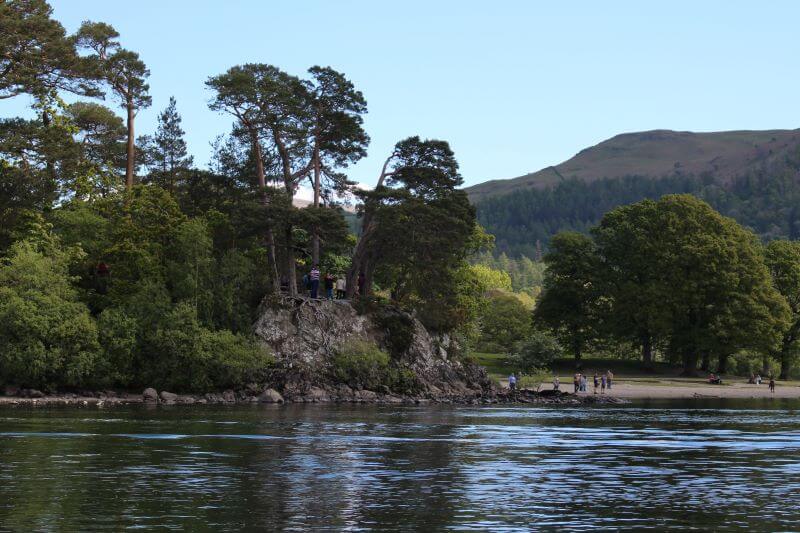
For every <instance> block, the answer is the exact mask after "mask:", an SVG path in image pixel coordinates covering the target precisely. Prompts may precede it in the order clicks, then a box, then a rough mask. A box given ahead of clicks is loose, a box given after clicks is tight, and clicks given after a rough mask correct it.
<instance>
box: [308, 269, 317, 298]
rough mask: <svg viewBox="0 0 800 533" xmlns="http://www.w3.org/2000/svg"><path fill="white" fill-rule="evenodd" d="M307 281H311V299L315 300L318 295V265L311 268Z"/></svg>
mask: <svg viewBox="0 0 800 533" xmlns="http://www.w3.org/2000/svg"><path fill="white" fill-rule="evenodd" d="M308 279H309V280H310V281H311V297H312V298H316V297H317V296H318V295H319V265H314V266H313V267H311V272H309V273H308Z"/></svg>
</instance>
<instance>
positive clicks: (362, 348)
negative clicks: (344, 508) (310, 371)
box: [332, 340, 389, 390]
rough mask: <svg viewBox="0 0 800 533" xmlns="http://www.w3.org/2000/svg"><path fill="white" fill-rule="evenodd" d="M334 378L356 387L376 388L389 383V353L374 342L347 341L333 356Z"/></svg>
mask: <svg viewBox="0 0 800 533" xmlns="http://www.w3.org/2000/svg"><path fill="white" fill-rule="evenodd" d="M332 365H333V366H332V373H333V378H334V379H335V380H336V381H337V382H339V383H345V384H347V385H349V386H350V387H352V388H354V389H370V390H371V389H376V388H379V387H380V386H382V385H387V386H388V384H387V381H388V377H389V354H387V353H386V352H384V351H382V350H381V349H380V348H378V346H376V345H375V344H374V343H371V342H367V341H362V340H349V341H347V342H345V343H344V344H343V345H342V346H340V347H339V349H338V350H337V351H336V353H335V354H334V356H333V360H332Z"/></svg>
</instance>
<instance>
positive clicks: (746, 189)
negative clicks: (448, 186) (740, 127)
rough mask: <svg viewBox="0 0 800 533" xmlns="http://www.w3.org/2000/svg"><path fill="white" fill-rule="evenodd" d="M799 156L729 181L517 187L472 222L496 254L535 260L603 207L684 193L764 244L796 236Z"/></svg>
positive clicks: (634, 180) (639, 179)
mask: <svg viewBox="0 0 800 533" xmlns="http://www.w3.org/2000/svg"><path fill="white" fill-rule="evenodd" d="M799 172H800V153H795V154H793V155H790V156H787V157H786V158H785V159H783V160H778V161H774V162H770V163H769V164H764V165H762V166H761V167H759V168H757V169H755V170H748V171H747V172H746V173H744V174H743V175H741V176H739V177H737V178H735V179H732V180H725V181H723V180H721V179H720V178H718V177H715V176H713V175H712V174H704V175H702V176H693V175H685V174H676V175H672V176H665V177H662V178H660V179H653V178H650V177H643V176H635V175H632V176H626V177H624V178H614V179H609V178H606V179H599V180H595V181H589V182H586V181H582V180H578V179H567V180H565V181H562V182H560V183H559V184H558V185H556V186H554V187H548V188H543V189H534V188H529V189H520V190H518V191H515V192H514V193H513V194H508V195H499V196H493V197H489V198H486V199H484V200H481V201H480V202H479V203H478V204H477V205H476V207H477V210H478V220H479V222H480V223H481V225H482V226H483V227H484V228H486V231H488V232H489V233H491V234H492V235H494V236H495V237H496V252H497V253H501V252H503V253H506V254H507V255H508V256H510V257H515V258H518V257H522V256H525V257H530V258H535V257H537V253H538V250H537V245H536V243H537V242H539V243H540V244H539V248H542V247H544V248H546V247H547V244H548V243H549V241H550V238H551V237H552V236H553V235H555V234H556V233H558V232H559V231H577V232H579V233H585V234H588V232H589V229H590V228H592V227H593V226H595V225H596V224H597V223H598V222H599V221H600V219H601V218H602V216H603V215H604V214H605V213H606V212H607V211H610V210H611V209H613V208H615V207H617V206H620V205H625V204H629V203H632V202H638V201H639V200H644V199H651V200H656V199H658V198H660V197H661V196H663V195H665V194H683V193H689V194H693V195H694V196H697V197H698V198H701V199H703V200H705V201H706V202H708V203H709V204H710V205H711V206H712V207H714V208H715V209H716V210H718V211H720V212H721V213H722V214H724V215H726V216H730V217H732V218H734V219H736V220H737V221H738V222H739V223H740V224H742V225H744V226H746V227H748V228H750V229H752V230H753V231H754V232H756V233H757V234H758V235H760V236H761V237H762V238H765V239H775V238H788V239H790V240H794V239H796V238H798V237H800V227H798V220H797V219H798V209H797V207H796V206H797V201H798V199H799V198H800V179H798V175H799V174H798V173H799Z"/></svg>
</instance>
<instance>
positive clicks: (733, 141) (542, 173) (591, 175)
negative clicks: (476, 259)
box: [466, 130, 800, 202]
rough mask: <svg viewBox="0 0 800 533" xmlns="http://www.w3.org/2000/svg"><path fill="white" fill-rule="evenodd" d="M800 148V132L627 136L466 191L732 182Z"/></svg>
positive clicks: (477, 194)
mask: <svg viewBox="0 0 800 533" xmlns="http://www.w3.org/2000/svg"><path fill="white" fill-rule="evenodd" d="M799 144H800V130H766V131H724V132H713V133H693V132H688V131H671V130H653V131H644V132H637V133H624V134H621V135H617V136H615V137H612V138H611V139H608V140H606V141H603V142H601V143H600V144H597V145H595V146H592V147H590V148H586V149H584V150H581V151H580V152H579V153H578V154H577V155H575V156H574V157H573V158H571V159H569V160H567V161H565V162H563V163H561V164H558V165H555V166H551V167H547V168H544V169H542V170H539V171H538V172H533V173H530V174H526V175H524V176H520V177H518V178H513V179H505V180H492V181H487V182H485V183H481V184H478V185H475V186H473V187H469V188H467V189H466V191H467V193H468V194H469V196H470V198H471V199H472V200H473V201H474V202H479V201H481V200H483V199H485V198H487V197H489V196H498V195H504V194H509V193H512V192H515V191H518V190H520V189H530V188H545V187H548V186H553V185H557V184H558V183H560V182H562V181H566V180H569V179H572V178H574V179H577V180H580V181H586V182H590V181H594V180H598V179H602V178H621V177H624V176H640V177H646V178H661V177H665V176H670V175H693V176H701V175H704V174H711V175H713V176H714V178H715V179H716V180H719V181H720V182H723V183H729V182H730V181H731V180H732V179H734V178H736V177H737V176H741V175H743V174H744V173H746V172H748V171H749V170H750V169H752V168H753V167H755V166H759V165H763V164H764V163H765V162H769V161H771V160H775V159H780V158H782V157H785V155H786V153H787V152H791V151H794V150H796V149H797V147H798V145H799Z"/></svg>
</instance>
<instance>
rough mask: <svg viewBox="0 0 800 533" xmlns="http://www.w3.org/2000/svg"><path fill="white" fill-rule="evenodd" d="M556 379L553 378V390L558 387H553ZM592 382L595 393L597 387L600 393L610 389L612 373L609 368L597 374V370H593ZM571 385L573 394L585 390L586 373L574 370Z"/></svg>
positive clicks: (586, 382) (586, 385) (586, 384)
mask: <svg viewBox="0 0 800 533" xmlns="http://www.w3.org/2000/svg"><path fill="white" fill-rule="evenodd" d="M557 379H558V378H556V380H557ZM556 380H554V383H553V387H554V388H555V390H558V388H556V387H555V385H556V384H555V381H556ZM592 383H593V385H594V393H595V394H597V390H598V388H599V389H600V394H605V393H606V389H608V390H611V386H612V385H613V383H614V373H613V372H611V370H606V371H605V372H603V373H602V374H599V375H598V373H597V372H595V373H594V376H593V377H592ZM572 386H573V388H574V392H575V394H577V393H579V392H587V388H588V378H587V376H586V374H583V373H581V372H575V375H574V376H572Z"/></svg>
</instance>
